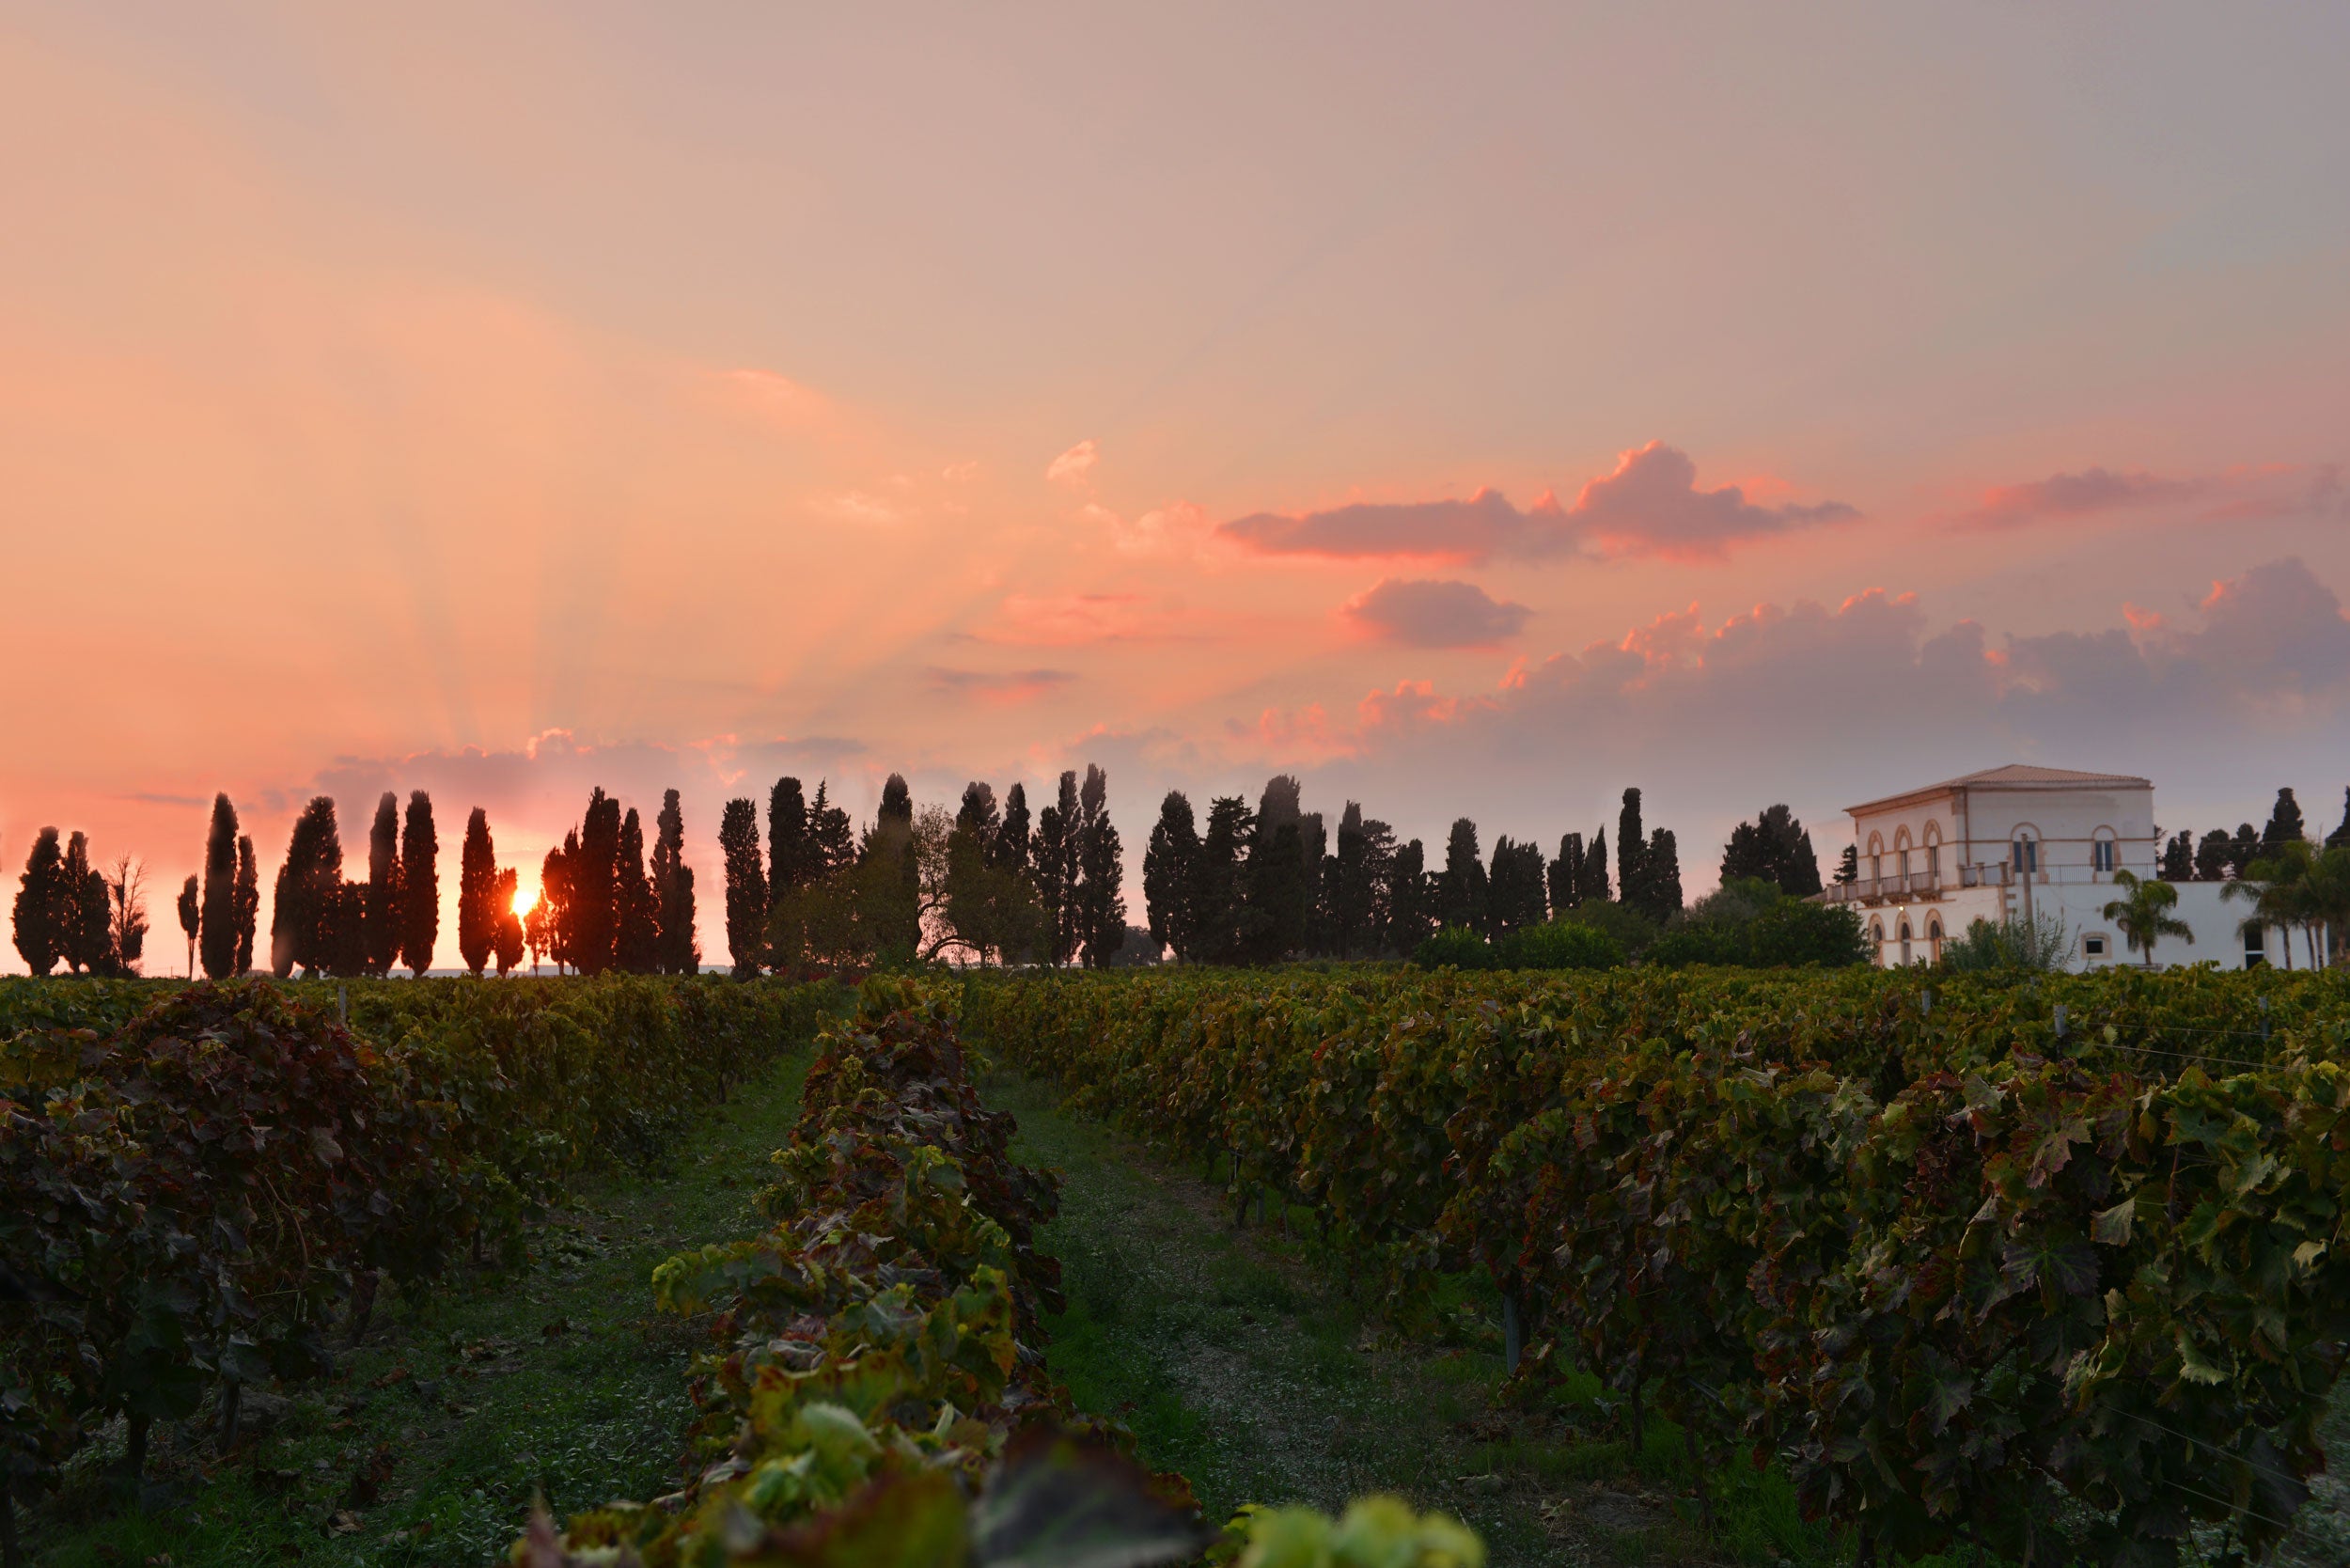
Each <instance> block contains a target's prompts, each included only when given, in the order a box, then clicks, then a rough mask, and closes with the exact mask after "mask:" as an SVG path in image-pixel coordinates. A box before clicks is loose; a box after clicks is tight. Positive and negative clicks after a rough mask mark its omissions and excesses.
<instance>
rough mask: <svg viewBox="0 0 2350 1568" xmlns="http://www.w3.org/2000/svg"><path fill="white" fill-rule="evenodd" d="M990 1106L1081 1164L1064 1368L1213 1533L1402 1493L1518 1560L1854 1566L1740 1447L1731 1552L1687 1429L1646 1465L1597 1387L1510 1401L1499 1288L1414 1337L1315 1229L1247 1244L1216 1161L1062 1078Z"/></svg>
mask: <svg viewBox="0 0 2350 1568" xmlns="http://www.w3.org/2000/svg"><path fill="white" fill-rule="evenodd" d="M987 1090H988V1094H989V1098H990V1100H991V1103H993V1104H995V1105H1001V1106H1004V1107H1007V1108H1009V1109H1011V1110H1012V1111H1014V1112H1015V1113H1016V1114H1017V1115H1018V1116H1019V1119H1020V1126H1021V1151H1022V1157H1023V1158H1024V1159H1026V1160H1028V1161H1030V1162H1033V1163H1042V1164H1045V1165H1051V1166H1057V1167H1058V1168H1060V1169H1061V1171H1062V1172H1063V1178H1064V1181H1063V1185H1062V1189H1061V1215H1060V1217H1059V1218H1058V1220H1056V1221H1055V1222H1054V1224H1053V1226H1052V1228H1051V1230H1050V1231H1048V1233H1047V1236H1046V1241H1045V1245H1046V1247H1048V1248H1049V1249H1050V1250H1052V1251H1053V1252H1055V1253H1056V1254H1058V1256H1059V1258H1060V1260H1061V1265H1062V1269H1063V1278H1064V1282H1065V1284H1066V1286H1067V1293H1068V1296H1069V1308H1068V1310H1067V1312H1066V1313H1064V1314H1063V1315H1062V1317H1061V1318H1060V1319H1059V1320H1058V1321H1057V1322H1056V1323H1055V1324H1054V1325H1053V1345H1052V1349H1051V1352H1050V1355H1051V1360H1052V1365H1053V1369H1054V1371H1055V1372H1056V1373H1057V1374H1058V1376H1060V1377H1061V1378H1062V1379H1063V1380H1064V1381H1065V1382H1067V1383H1068V1385H1069V1387H1070V1389H1071V1391H1072V1392H1073V1394H1074V1395H1075V1396H1076V1398H1077V1400H1078V1403H1080V1404H1082V1405H1084V1406H1086V1407H1087V1408H1089V1409H1093V1410H1096V1411H1102V1412H1105V1413H1110V1414H1115V1415H1117V1416H1119V1417H1120V1418H1121V1419H1124V1420H1125V1421H1126V1422H1127V1423H1128V1424H1130V1425H1131V1426H1132V1427H1133V1428H1134V1429H1135V1431H1136V1435H1137V1436H1138V1438H1139V1439H1140V1442H1141V1446H1142V1450H1143V1452H1144V1454H1145V1456H1146V1457H1147V1458H1148V1459H1149V1460H1150V1461H1151V1462H1152V1464H1153V1465H1155V1466H1160V1467H1163V1468H1174V1469H1179V1470H1181V1471H1183V1473H1184V1474H1185V1475H1187V1476H1189V1477H1190V1478H1191V1480H1192V1482H1193V1484H1194V1485H1195V1486H1196V1487H1197V1488H1198V1490H1199V1495H1200V1497H1201V1499H1202V1500H1203V1501H1204V1502H1205V1503H1206V1504H1207V1506H1208V1509H1209V1513H1210V1515H1211V1517H1222V1516H1224V1515H1226V1514H1227V1513H1230V1510H1231V1509H1233V1508H1234V1507H1236V1506H1237V1505H1239V1504H1240V1503H1242V1502H1246V1501H1250V1500H1255V1501H1260V1502H1292V1501H1303V1502H1310V1503H1313V1504H1315V1505H1316V1506H1318V1507H1321V1508H1324V1509H1335V1508H1338V1507H1340V1506H1343V1504H1344V1503H1345V1501H1346V1500H1347V1499H1348V1498H1350V1497H1356V1496H1359V1495H1361V1494H1363V1493H1365V1492H1372V1491H1387V1492H1396V1493H1400V1494H1402V1495H1403V1496H1404V1497H1409V1498H1410V1499H1411V1500H1412V1501H1413V1502H1414V1503H1415V1504H1416V1505H1417V1506H1419V1507H1422V1508H1430V1507H1440V1508H1443V1509H1445V1510H1447V1511H1448V1512H1450V1513H1454V1514H1456V1515H1458V1516H1459V1517H1461V1518H1462V1519H1464V1520H1465V1521H1467V1522H1468V1523H1469V1524H1471V1525H1472V1526H1474V1527H1475V1528H1476V1529H1478V1530H1479V1531H1480V1532H1481V1534H1483V1536H1484V1537H1485V1540H1486V1542H1487V1544H1488V1545H1489V1546H1490V1547H1491V1548H1492V1550H1493V1560H1494V1561H1495V1562H1496V1564H1513V1563H1575V1564H1590V1565H1593V1568H1597V1565H1600V1564H1610V1563H1669V1562H1706V1561H1715V1560H1725V1561H1727V1560H1744V1561H1749V1562H1759V1563H1764V1564H1774V1563H1778V1562H1782V1561H1787V1562H1796V1563H1815V1562H1826V1561H1830V1560H1833V1559H1834V1557H1835V1552H1834V1547H1833V1544H1832V1543H1831V1542H1830V1541H1829V1540H1828V1539H1827V1538H1826V1537H1825V1534H1824V1533H1823V1532H1821V1531H1819V1530H1816V1529H1811V1528H1810V1527H1808V1526H1806V1525H1804V1524H1803V1522H1802V1521H1801V1519H1800V1518H1799V1517H1798V1516H1797V1513H1796V1510H1795V1506H1794V1496H1793V1494H1792V1492H1791V1491H1790V1490H1789V1488H1788V1487H1787V1486H1786V1484H1785V1482H1783V1481H1782V1480H1780V1479H1779V1478H1778V1477H1776V1476H1771V1475H1760V1474H1757V1473H1755V1472H1754V1471H1752V1470H1751V1469H1749V1468H1748V1467H1747V1466H1745V1465H1743V1464H1739V1463H1731V1461H1730V1460H1729V1459H1728V1457H1727V1456H1723V1455H1716V1456H1713V1461H1712V1463H1710V1464H1709V1466H1708V1472H1709V1474H1710V1476H1711V1478H1712V1489H1713V1492H1714V1499H1715V1504H1716V1508H1717V1510H1718V1511H1719V1518H1720V1524H1721V1529H1720V1530H1719V1532H1718V1534H1717V1535H1716V1538H1715V1541H1714V1543H1713V1544H1707V1543H1706V1541H1705V1540H1704V1539H1703V1537H1702V1536H1701V1534H1700V1531H1699V1529H1697V1524H1696V1521H1697V1502H1696V1498H1695V1496H1694V1493H1693V1491H1692V1489H1691V1487H1690V1484H1689V1481H1690V1476H1691V1473H1692V1472H1691V1469H1690V1466H1689V1462H1688V1459H1687V1456H1686V1454H1685V1453H1684V1450H1683V1448H1682V1438H1681V1435H1680V1433H1679V1432H1678V1431H1677V1430H1675V1429H1674V1428H1672V1427H1671V1426H1670V1425H1669V1424H1668V1423H1666V1422H1664V1421H1662V1420H1659V1419H1651V1420H1650V1421H1649V1422H1648V1430H1647V1434H1646V1436H1647V1444H1646V1449H1645V1451H1644V1452H1643V1453H1641V1454H1640V1455H1639V1456H1638V1457H1637V1461H1636V1460H1635V1457H1634V1455H1633V1454H1632V1453H1631V1451H1630V1450H1631V1445H1630V1443H1629V1442H1628V1441H1627V1440H1626V1437H1625V1435H1624V1426H1625V1422H1624V1420H1623V1419H1622V1412H1621V1411H1620V1410H1617V1409H1615V1408H1614V1407H1613V1406H1612V1405H1611V1404H1610V1403H1608V1402H1607V1401H1606V1399H1605V1398H1604V1397H1603V1391H1602V1389H1601V1388H1600V1386H1599V1383H1598V1381H1597V1380H1596V1379H1586V1380H1584V1381H1583V1382H1582V1383H1581V1384H1579V1385H1578V1386H1576V1387H1574V1388H1570V1389H1568V1390H1567V1391H1566V1393H1565V1395H1564V1396H1562V1397H1560V1398H1559V1399H1556V1400H1549V1401H1544V1402H1542V1403H1539V1404H1536V1405H1534V1406H1531V1407H1511V1406H1508V1405H1505V1404H1503V1403H1498V1402H1497V1401H1496V1392H1497V1390H1498V1388H1499V1387H1500V1384H1501V1381H1502V1362H1501V1333H1500V1328H1499V1325H1498V1322H1497V1312H1498V1302H1497V1300H1496V1299H1495V1298H1494V1297H1493V1296H1492V1294H1490V1292H1488V1293H1486V1294H1483V1295H1482V1296H1480V1295H1479V1294H1476V1293H1474V1292H1473V1291H1471V1290H1470V1289H1469V1288H1468V1284H1467V1282H1466V1281H1463V1282H1461V1283H1460V1284H1459V1285H1458V1287H1457V1288H1456V1294H1455V1295H1454V1297H1453V1299H1451V1300H1449V1301H1448V1302H1447V1303H1445V1306H1444V1316H1445V1323H1444V1325H1443V1326H1442V1327H1441V1328H1440V1329H1439V1330H1438V1331H1437V1332H1435V1333H1434V1334H1433V1335H1432V1334H1429V1333H1426V1332H1424V1331H1423V1332H1421V1333H1417V1334H1415V1335H1413V1336H1411V1337H1410V1338H1409V1339H1408V1340H1406V1339H1405V1338H1403V1337H1402V1336H1398V1335H1395V1334H1392V1333H1390V1332H1387V1331H1386V1330H1385V1329H1383V1327H1382V1325H1380V1324H1379V1323H1378V1322H1377V1321H1376V1320H1375V1319H1374V1318H1373V1317H1371V1315H1370V1314H1368V1313H1367V1312H1366V1310H1365V1308H1364V1306H1363V1304H1362V1303H1361V1302H1359V1301H1358V1300H1356V1299H1355V1298H1354V1296H1353V1295H1352V1294H1351V1293H1350V1292H1349V1291H1348V1290H1347V1289H1345V1288H1344V1281H1343V1280H1342V1279H1340V1278H1335V1277H1334V1274H1333V1271H1332V1270H1330V1269H1329V1268H1328V1266H1327V1265H1326V1264H1325V1263H1324V1262H1322V1261H1320V1260H1317V1259H1316V1258H1314V1257H1313V1256H1312V1248H1311V1247H1310V1245H1309V1244H1308V1243H1307V1242H1306V1241H1304V1240H1303V1239H1302V1238H1301V1237H1299V1236H1297V1235H1295V1234H1291V1235H1283V1234H1281V1233H1279V1231H1278V1230H1277V1229H1276V1230H1274V1231H1267V1230H1264V1229H1262V1228H1252V1229H1250V1230H1248V1231H1234V1230H1233V1229H1232V1227H1231V1222H1230V1209H1229V1207H1227V1206H1226V1205H1225V1204H1224V1203H1223V1202H1222V1201H1221V1199H1220V1194H1219V1193H1218V1192H1216V1191H1214V1190H1213V1189H1211V1188H1210V1187H1209V1186H1208V1185H1207V1184H1205V1183H1203V1182H1202V1181H1201V1180H1200V1179H1199V1177H1200V1172H1199V1169H1198V1168H1196V1167H1193V1168H1179V1167H1176V1166H1172V1165H1169V1164H1168V1163H1167V1162H1166V1161H1165V1160H1163V1159H1158V1158H1154V1157H1153V1156H1152V1154H1151V1152H1149V1151H1147V1150H1145V1149H1143V1148H1141V1147H1139V1146H1137V1145H1136V1144H1135V1143H1133V1142H1132V1141H1130V1140H1128V1139H1125V1138H1123V1137H1120V1135H1118V1134H1117V1133H1115V1132H1113V1131H1111V1130H1109V1129H1107V1128H1105V1127H1103V1126H1102V1125H1100V1124H1099V1123H1096V1122H1093V1121H1088V1120H1085V1119H1082V1118H1077V1117H1073V1116H1070V1115H1067V1114H1064V1113H1063V1112H1061V1111H1060V1110H1058V1108H1057V1107H1056V1105H1055V1097H1054V1095H1053V1093H1052V1091H1051V1090H1050V1089H1049V1088H1048V1087H1046V1086H1044V1085H1041V1084H1038V1083H1036V1082H1033V1081H1031V1080H1027V1079H1025V1078H1022V1077H1019V1076H1017V1075H1015V1074H1003V1075H999V1076H996V1077H995V1078H993V1079H991V1080H990V1082H989V1084H988V1086H987ZM1300 1218H1301V1219H1302V1218H1303V1215H1302V1213H1301V1215H1300Z"/></svg>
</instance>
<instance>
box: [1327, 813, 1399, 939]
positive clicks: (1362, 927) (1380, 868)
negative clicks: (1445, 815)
mask: <svg viewBox="0 0 2350 1568" xmlns="http://www.w3.org/2000/svg"><path fill="white" fill-rule="evenodd" d="M1394 858H1395V835H1394V833H1393V832H1391V831H1390V830H1389V829H1388V827H1387V823H1383V822H1379V821H1376V820H1371V821H1366V820H1364V817H1363V808H1362V807H1361V806H1360V805H1358V804H1357V803H1355V802H1354V801H1351V800H1350V801H1348V802H1347V803H1346V809H1345V810H1344V811H1342V812H1340V814H1339V847H1338V850H1337V852H1336V853H1335V854H1333V855H1331V857H1330V864H1329V866H1328V867H1327V868H1326V869H1325V872H1324V878H1323V896H1324V907H1325V909H1326V910H1327V922H1326V923H1327V925H1328V928H1329V938H1330V948H1331V950H1332V951H1334V952H1336V953H1337V954H1338V956H1339V957H1340V958H1351V957H1353V956H1354V955H1355V954H1356V953H1358V952H1371V951H1374V950H1376V949H1377V947H1378V945H1379V933H1380V926H1381V924H1382V923H1383V922H1382V919H1381V912H1380V908H1379V904H1380V892H1381V889H1382V887H1383V886H1384V885H1385V883H1386V882H1387V876H1388V873H1389V870H1390V863H1391V862H1392V861H1393V860H1394Z"/></svg>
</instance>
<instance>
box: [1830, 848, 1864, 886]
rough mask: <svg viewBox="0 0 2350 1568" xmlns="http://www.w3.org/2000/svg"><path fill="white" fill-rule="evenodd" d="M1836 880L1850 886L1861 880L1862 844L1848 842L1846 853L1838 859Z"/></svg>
mask: <svg viewBox="0 0 2350 1568" xmlns="http://www.w3.org/2000/svg"><path fill="white" fill-rule="evenodd" d="M1836 880H1837V881H1839V882H1841V883H1843V884H1845V885H1846V886H1850V885H1851V884H1853V883H1856V882H1858V881H1859V880H1860V846H1859V845H1858V844H1846V845H1845V846H1844V853H1843V854H1842V855H1839V856H1837V859H1836Z"/></svg>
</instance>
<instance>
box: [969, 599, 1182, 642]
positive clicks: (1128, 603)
mask: <svg viewBox="0 0 2350 1568" xmlns="http://www.w3.org/2000/svg"><path fill="white" fill-rule="evenodd" d="M1161 629H1162V627H1161V622H1160V620H1159V618H1157V617H1155V616H1153V615H1152V614H1150V613H1149V612H1148V611H1147V610H1146V609H1145V607H1144V604H1143V599H1142V596H1141V595H1140V594H1136V593H1064V594H1045V595H1032V594H1025V593H1012V594H1007V595H1005V597H1004V602H1003V604H1001V605H1000V606H999V607H998V609H997V612H996V615H995V619H993V620H992V621H990V622H988V623H987V624H986V625H984V626H982V627H981V628H980V629H979V631H977V632H975V633H974V634H973V635H974V636H976V637H978V638H979V640H980V641H982V642H998V643H1015V644H1026V645H1030V646H1035V647H1042V648H1069V647H1075V646H1077V645H1080V644H1084V643H1097V642H1123V641H1128V640H1131V639H1135V638H1138V637H1147V636H1152V635H1157V634H1158V633H1159V632H1160V630H1161Z"/></svg>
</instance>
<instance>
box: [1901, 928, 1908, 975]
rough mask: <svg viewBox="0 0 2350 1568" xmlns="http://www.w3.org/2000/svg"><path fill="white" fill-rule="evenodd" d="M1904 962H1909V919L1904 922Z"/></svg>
mask: <svg viewBox="0 0 2350 1568" xmlns="http://www.w3.org/2000/svg"><path fill="white" fill-rule="evenodd" d="M1902 962H1903V963H1904V964H1906V963H1908V962H1909V922H1908V921H1907V920H1904V921H1903V922H1902Z"/></svg>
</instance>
